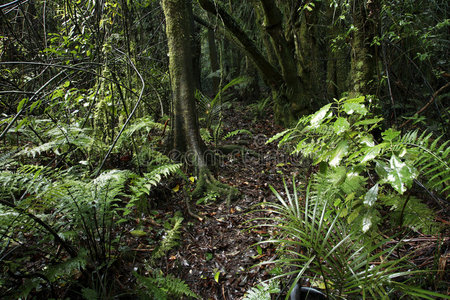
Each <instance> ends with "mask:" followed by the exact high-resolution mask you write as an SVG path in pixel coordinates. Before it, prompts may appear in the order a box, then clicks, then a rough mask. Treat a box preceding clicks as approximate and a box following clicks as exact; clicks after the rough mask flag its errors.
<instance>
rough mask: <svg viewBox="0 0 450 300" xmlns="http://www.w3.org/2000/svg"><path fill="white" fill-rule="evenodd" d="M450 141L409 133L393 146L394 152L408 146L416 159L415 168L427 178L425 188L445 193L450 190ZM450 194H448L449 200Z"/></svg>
mask: <svg viewBox="0 0 450 300" xmlns="http://www.w3.org/2000/svg"><path fill="white" fill-rule="evenodd" d="M449 145H450V141H445V142H442V136H440V137H438V138H436V139H434V140H432V134H431V133H426V132H424V133H422V134H421V135H420V136H419V135H418V132H417V131H412V132H408V133H406V134H405V135H403V136H402V137H401V138H400V139H399V141H398V142H396V143H395V144H394V145H393V149H394V150H399V149H400V147H404V146H408V154H410V155H412V156H413V157H414V158H415V159H414V160H413V161H414V167H415V168H416V169H417V170H418V171H419V176H422V177H423V178H425V182H426V184H425V186H427V187H428V188H430V189H433V190H437V191H439V192H440V193H442V194H443V193H445V192H447V191H448V190H449V189H450V163H449V161H450V147H449ZM448 198H450V194H447V199H448Z"/></svg>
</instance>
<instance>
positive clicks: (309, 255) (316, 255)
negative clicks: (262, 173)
mask: <svg viewBox="0 0 450 300" xmlns="http://www.w3.org/2000/svg"><path fill="white" fill-rule="evenodd" d="M284 187H285V196H282V195H281V194H280V193H279V192H277V191H276V190H275V189H273V188H271V189H272V191H273V192H274V194H275V196H276V198H277V199H278V203H271V202H269V203H263V204H262V206H263V207H264V208H263V209H261V210H262V211H265V212H266V213H267V212H268V213H270V217H262V218H257V219H256V220H258V222H259V223H260V225H258V226H263V227H270V228H272V229H273V230H272V232H274V233H275V236H274V237H272V238H270V239H268V240H265V241H262V242H260V243H273V244H275V245H276V246H278V249H279V258H278V259H276V260H275V261H267V262H263V263H262V264H271V263H273V264H275V266H277V267H281V268H282V269H283V270H284V273H282V274H281V275H279V276H276V277H274V278H273V279H277V278H280V277H283V276H291V275H292V276H294V278H295V280H294V283H293V285H292V287H291V290H292V289H293V287H294V286H295V284H296V283H297V282H298V281H299V280H306V279H309V282H311V283H314V284H316V285H317V288H322V289H324V290H325V292H326V294H327V296H328V297H329V298H330V299H342V298H345V299H349V298H350V299H354V298H361V297H362V298H363V299H364V298H371V299H388V298H396V297H399V296H401V295H405V296H410V297H422V298H426V299H433V298H432V297H434V296H438V294H437V293H434V292H430V291H427V290H422V289H420V288H418V287H417V286H416V285H417V282H418V281H419V279H420V277H419V276H420V275H421V274H422V272H419V271H412V270H411V265H410V264H409V262H408V261H407V259H408V256H404V257H398V256H397V255H396V249H397V248H398V247H400V246H401V243H397V244H393V246H389V243H387V242H388V241H389V240H390V238H388V239H384V238H379V237H378V238H376V239H371V240H367V239H365V238H364V237H363V236H362V233H361V232H360V231H359V230H354V228H352V225H351V224H348V223H347V222H345V221H344V220H343V219H342V217H341V216H340V213H339V212H337V211H336V210H334V209H333V207H334V204H333V200H332V199H321V201H317V200H312V195H311V192H310V189H311V188H312V187H313V185H312V184H310V185H309V186H308V187H307V189H306V191H304V193H305V194H304V198H302V197H301V194H302V192H303V191H301V190H300V191H299V190H298V189H297V187H296V184H295V178H294V179H293V191H292V192H291V191H289V189H288V187H287V184H286V183H284ZM371 197H372V195H369V196H368V197H367V198H371ZM303 199H304V200H303ZM367 201H371V200H370V199H367ZM391 245H392V244H391ZM291 290H290V291H291Z"/></svg>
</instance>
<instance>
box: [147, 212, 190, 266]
mask: <svg viewBox="0 0 450 300" xmlns="http://www.w3.org/2000/svg"><path fill="white" fill-rule="evenodd" d="M182 222H183V218H181V217H174V219H173V225H172V228H170V229H169V230H167V231H166V234H165V235H164V237H163V239H162V241H161V244H160V245H159V247H158V249H157V250H156V251H155V252H153V254H152V258H153V259H154V260H155V259H158V258H161V257H163V256H164V255H165V254H166V253H167V252H168V251H169V250H170V249H172V248H173V247H175V246H177V245H178V239H179V238H180V228H181V223H182Z"/></svg>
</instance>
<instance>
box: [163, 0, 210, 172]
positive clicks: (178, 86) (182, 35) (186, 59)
mask: <svg viewBox="0 0 450 300" xmlns="http://www.w3.org/2000/svg"><path fill="white" fill-rule="evenodd" d="M162 5H163V10H164V14H165V17H166V34H167V40H168V46H169V72H170V80H171V86H172V93H173V95H172V96H173V108H174V109H173V114H174V120H173V138H174V140H173V148H174V149H176V150H178V151H180V152H182V153H186V152H187V151H190V153H191V154H192V155H193V156H194V159H195V161H196V163H197V164H198V167H200V168H201V167H205V166H206V164H205V162H204V159H203V156H202V153H203V150H204V144H203V142H202V140H201V138H200V133H199V127H198V121H197V115H196V108H195V99H194V91H195V90H194V89H195V85H194V78H193V74H194V70H193V66H192V55H191V53H192V52H191V51H192V47H191V34H190V32H189V29H190V28H191V24H190V18H189V11H188V7H187V1H185V0H163V1H162Z"/></svg>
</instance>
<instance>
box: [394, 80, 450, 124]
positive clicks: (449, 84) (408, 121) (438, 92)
mask: <svg viewBox="0 0 450 300" xmlns="http://www.w3.org/2000/svg"><path fill="white" fill-rule="evenodd" d="M449 86H450V82H447V84H446V85H444V86H442V87H441V88H440V89H438V90H437V91H436V92H434V94H433V96H431V98H430V101H428V102H427V104H425V105H424V106H423V107H422V108H421V109H419V110H418V111H417V112H416V113H415V114H414V115H418V114H420V113H422V112H423V111H424V110H426V109H427V108H428V106H430V105H431V104H432V103H433V102H434V100H435V99H436V97H437V96H438V95H439V94H440V93H441V92H442V91H443V90H445V89H446V88H448V87H449ZM411 121H412V119H409V120H406V121H405V122H403V124H402V125H400V127H399V128H402V127H404V126H406V125H407V124H409V123H410V122H411Z"/></svg>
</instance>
